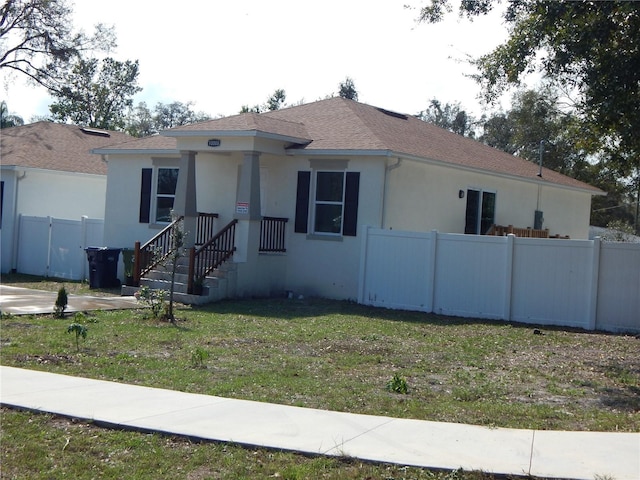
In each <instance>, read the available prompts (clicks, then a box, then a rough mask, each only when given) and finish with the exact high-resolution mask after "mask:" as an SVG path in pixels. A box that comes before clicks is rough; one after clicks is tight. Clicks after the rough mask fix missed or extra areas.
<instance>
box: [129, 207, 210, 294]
mask: <svg viewBox="0 0 640 480" xmlns="http://www.w3.org/2000/svg"><path fill="white" fill-rule="evenodd" d="M216 218H218V214H217V213H198V223H197V231H196V245H201V244H203V243H205V242H206V240H207V239H209V238H211V237H212V236H213V233H214V231H215V219H216ZM183 219H184V217H182V216H181V217H179V218H177V219H176V220H174V221H173V222H172V223H170V224H169V225H167V226H166V227H165V228H163V229H162V230H161V231H160V232H158V233H157V234H156V235H155V236H154V237H153V238H151V239H150V240H149V241H147V242H146V243H145V244H144V245H140V242H136V243H135V247H134V252H133V282H134V285H135V286H140V279H141V278H142V276H143V275H144V274H145V273H148V272H149V271H150V270H151V269H153V267H155V266H156V265H158V264H159V263H160V262H162V261H163V260H164V259H166V258H167V257H168V256H169V255H170V254H171V252H172V251H173V246H172V245H171V229H172V228H173V226H174V225H175V224H176V223H177V222H180V221H181V220H183Z"/></svg>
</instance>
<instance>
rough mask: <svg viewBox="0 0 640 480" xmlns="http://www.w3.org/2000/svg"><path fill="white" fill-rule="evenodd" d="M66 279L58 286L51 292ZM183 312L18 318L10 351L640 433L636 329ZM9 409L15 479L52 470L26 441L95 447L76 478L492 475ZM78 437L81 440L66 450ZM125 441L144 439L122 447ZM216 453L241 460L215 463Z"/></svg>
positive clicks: (105, 373)
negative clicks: (154, 460) (133, 471)
mask: <svg viewBox="0 0 640 480" xmlns="http://www.w3.org/2000/svg"><path fill="white" fill-rule="evenodd" d="M14 284H15V283H14ZM22 285H23V286H33V285H32V284H30V283H29V282H23V283H22ZM69 285H72V284H70V283H65V286H67V287H69ZM40 288H43V287H42V286H41V287H40ZM57 288H58V284H56V283H55V282H53V283H52V285H51V287H50V288H49V289H51V290H57ZM72 288H73V287H72ZM79 288H82V287H79ZM69 291H73V290H72V289H69ZM80 291H82V290H80ZM91 293H92V294H94V290H91ZM105 294H110V293H109V292H105ZM176 316H177V317H178V318H179V320H178V322H177V325H176V326H173V325H171V324H169V323H166V322H162V321H160V320H157V319H154V318H151V316H150V312H149V311H148V310H140V311H119V312H92V313H89V314H87V315H85V316H82V315H81V316H79V317H71V316H68V317H67V318H65V319H54V318H53V317H52V316H38V317H22V316H5V317H3V318H2V320H1V324H0V327H1V329H0V354H1V357H0V358H1V361H2V364H4V365H11V366H16V367H24V368H32V369H38V370H46V371H51V372H56V373H65V374H71V375H79V376H86V377H91V378H98V379H104V380H114V381H120V382H126V383H134V384H139V385H147V386H154V387H161V388H171V389H175V390H181V391H188V392H194V393H203V394H210V395H219V396H227V397H233V398H243V399H249V400H257V401H265V402H274V403H281V404H288V405H296V406H304V407H311V408H324V409H330V410H338V411H349V412H356V413H365V414H372V415H389V416H394V417H404V418H418V419H425V420H435V421H447V422H461V423H471V424H479V425H488V426H500V427H514V428H535V429H566V430H606V431H640V339H638V338H636V337H635V336H631V335H612V334H605V333H601V332H595V333H594V332H584V331H575V330H569V329H563V328H549V327H534V326H528V325H518V324H508V323H504V322H487V321H480V320H477V321H473V320H466V319H459V318H451V317H443V316H436V315H428V314H424V313H416V312H400V311H392V310H383V309H376V308H369V307H364V306H360V305H356V304H353V303H348V302H336V301H328V300H319V299H307V300H286V299H266V300H265V299H260V300H245V301H225V302H220V303H217V304H212V305H208V306H205V307H197V308H196V307H194V308H188V307H182V306H180V308H178V310H177V315H176ZM73 322H78V323H81V324H83V325H85V326H86V327H87V329H88V335H87V338H86V339H82V338H81V339H80V340H79V342H80V343H79V346H80V351H76V344H75V338H74V337H73V335H70V334H68V333H67V332H66V330H67V327H68V325H69V324H70V323H73ZM394 376H396V380H397V379H401V380H404V381H405V382H406V386H407V388H408V391H407V393H406V394H402V393H396V392H394V391H393V389H389V388H388V385H390V381H391V380H392V379H393V378H394ZM391 385H393V384H391ZM2 417H3V432H2V435H3V442H2V444H3V446H2V464H3V477H4V473H5V472H13V473H11V474H9V476H8V478H12V477H13V476H15V477H16V478H18V477H21V476H22V477H24V476H27V477H29V478H51V475H50V474H49V475H48V476H47V475H45V474H43V475H44V476H41V477H38V476H36V475H35V474H33V475H32V474H31V473H32V472H31V471H26V470H22V469H24V468H26V467H24V466H21V465H20V463H16V462H20V460H18V459H19V458H20V455H18V450H20V452H22V451H25V452H30V451H34V453H30V454H29V455H34V457H33V458H39V459H40V460H38V461H41V462H43V463H45V464H47V462H55V461H57V462H58V463H57V466H58V468H62V466H63V464H65V463H66V462H71V463H75V461H76V460H71V457H72V455H71V453H72V452H76V453H79V454H82V455H84V454H87V455H88V458H86V462H88V463H87V465H89V466H90V469H91V471H92V472H93V473H92V474H89V473H87V474H86V476H84V477H82V476H78V475H79V473H78V470H70V472H71V475H72V476H74V477H75V478H91V477H92V476H96V475H97V476H100V477H102V474H101V473H100V472H102V470H100V469H101V468H103V467H104V468H105V469H106V470H104V471H111V470H109V469H107V468H106V465H116V464H117V463H118V462H120V463H122V465H125V466H126V464H127V462H128V463H130V462H131V459H132V458H135V459H136V462H137V461H138V458H142V459H146V458H147V457H146V456H147V455H150V456H153V455H155V456H156V457H162V458H165V457H166V458H167V459H169V460H168V461H167V462H166V463H165V462H162V465H164V466H163V467H158V468H159V470H158V469H156V470H153V469H151V470H150V472H152V473H151V474H150V476H147V477H145V476H143V475H141V476H139V477H136V478H162V477H164V476H166V475H167V471H169V470H170V469H172V468H173V469H176V468H178V469H180V468H183V470H175V471H172V473H175V474H176V475H175V477H172V478H254V477H255V476H257V477H260V478H266V477H270V476H273V477H278V476H282V477H284V478H437V479H444V478H452V479H453V478H463V479H471V478H474V479H475V478H478V479H485V478H490V476H485V475H482V474H478V473H465V474H459V472H458V473H455V472H454V473H448V474H444V473H437V474H436V473H434V472H427V471H423V470H419V469H410V470H402V468H401V467H391V466H380V465H378V466H371V465H366V464H362V463H360V462H357V461H345V460H336V459H332V460H325V459H323V460H319V459H317V458H313V459H310V458H307V457H302V456H296V455H294V454H280V453H278V454H276V453H274V452H267V451H264V450H245V449H240V448H238V449H236V447H234V446H230V445H229V446H221V445H217V444H197V445H195V444H191V443H190V442H188V441H187V440H180V439H171V438H163V437H160V436H145V435H142V434H137V433H132V432H109V433H107V432H102V431H101V430H98V429H95V427H93V426H91V425H89V424H84V423H76V422H69V421H68V420H61V419H57V418H56V417H51V416H47V415H42V416H41V415H29V414H26V413H20V412H12V411H6V410H3V411H2ZM21 424H22V427H21V426H20V425H21ZM27 425H28V426H29V429H31V428H33V429H35V431H36V433H32V434H29V433H26V434H25V436H24V438H23V437H22V436H21V435H22V434H21V433H20V432H21V431H22V430H23V429H24V428H23V427H25V428H26V426H27ZM37 432H39V433H37ZM121 435H122V436H124V437H120V436H121ZM112 436H113V437H112ZM85 437H86V438H90V439H95V442H98V443H96V445H97V446H96V447H95V448H93V447H91V445H90V444H89V443H91V442H88V443H86V444H85V441H86V438H85ZM67 438H69V439H70V441H69V444H68V445H66V446H65V443H62V444H60V443H61V442H63V440H64V442H66V439H67ZM103 438H104V440H103ZM122 438H126V440H123V439H122ZM74 439H76V440H77V442H76V441H73V440H74ZM81 439H82V441H80V440H81ZM92 441H93V440H92ZM102 441H104V442H105V444H104V447H103V448H102V447H100V446H99V445H101V442H102ZM33 442H39V443H41V445H40V446H38V447H36V446H34V445H31V443H33ZM122 442H130V443H131V444H130V445H129V443H125V446H123V447H117V445H118V444H119V443H122ZM49 444H50V445H49ZM127 445H129V446H127ZM63 447H64V448H63ZM201 449H202V450H201ZM176 450H177V451H179V452H182V454H183V456H182V457H181V458H183V459H185V460H184V464H183V463H182V461H181V460H178V459H177V457H175V455H174V452H175V451H176ZM108 451H109V452H112V453H111V454H107V453H105V452H108ZM150 452H152V453H150ZM58 457H59V458H58ZM56 458H57V459H58V460H55V459H56ZM149 458H151V457H149ZM200 458H202V459H205V458H212V459H214V460H213V461H214V462H215V465H219V463H220V462H229V464H230V465H229V468H228V469H223V468H222V467H218V466H216V467H215V468H213V469H212V467H211V464H207V463H206V462H205V461H204V460H197V459H200ZM142 461H143V462H145V461H147V460H142ZM148 461H149V462H150V461H151V460H148ZM105 462H106V463H105ZM109 462H113V463H111V464H110V463H109ZM247 462H248V463H247ZM75 468H76V469H77V468H80V467H78V466H76V467H75ZM87 468H89V467H87ZM123 468H124V467H123ZM261 468H264V470H260V469H261ZM163 469H164V470H163ZM256 469H257V470H256ZM309 469H310V470H309ZM34 471H35V470H34ZM43 471H46V470H43ZM56 471H57V470H56ZM113 471H114V472H118V471H119V470H117V469H115V470H113ZM16 472H17V473H16ZM154 472H155V473H154ZM243 472H244V473H243ZM287 472H288V473H287ZM458 474H459V475H458ZM455 475H458V476H455ZM104 478H119V477H118V473H114V474H113V476H112V477H109V476H107V475H106V474H105V476H104Z"/></svg>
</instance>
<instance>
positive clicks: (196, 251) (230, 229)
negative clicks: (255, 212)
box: [187, 219, 238, 293]
mask: <svg viewBox="0 0 640 480" xmlns="http://www.w3.org/2000/svg"><path fill="white" fill-rule="evenodd" d="M237 223H238V220H236V219H234V220H231V222H229V223H228V224H227V225H226V226H225V227H224V228H223V229H222V230H220V231H219V232H218V233H217V234H216V236H215V237H213V238H212V239H211V240H209V241H208V242H206V243H205V244H204V245H202V246H201V247H199V248H196V247H193V248H191V250H190V252H189V279H188V285H187V291H188V292H190V293H191V292H193V283H194V280H196V279H199V280H202V279H204V277H206V275H207V274H208V273H209V272H211V271H213V270H215V269H216V268H218V267H219V266H220V265H222V264H223V263H224V262H225V261H227V260H228V259H229V258H231V256H232V255H233V252H235V251H236V244H235V240H236V224H237Z"/></svg>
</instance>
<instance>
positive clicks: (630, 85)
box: [420, 0, 640, 176]
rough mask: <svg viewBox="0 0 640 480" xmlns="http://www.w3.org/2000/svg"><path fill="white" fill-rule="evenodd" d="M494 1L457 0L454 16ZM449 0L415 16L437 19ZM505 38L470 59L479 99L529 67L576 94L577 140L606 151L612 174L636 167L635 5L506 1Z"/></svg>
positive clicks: (639, 95)
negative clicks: (480, 93)
mask: <svg viewBox="0 0 640 480" xmlns="http://www.w3.org/2000/svg"><path fill="white" fill-rule="evenodd" d="M498 3H500V2H499V1H495V0H477V1H468V0H462V1H461V2H460V7H459V12H460V15H464V16H467V17H468V18H472V17H474V16H478V15H484V14H486V13H488V12H489V11H490V10H492V9H493V7H494V6H495V5H496V4H498ZM451 9H452V7H451V3H450V1H449V0H431V3H430V5H428V6H426V7H424V8H423V9H422V10H421V15H420V20H422V21H425V22H430V23H434V22H438V21H441V20H442V19H443V18H444V16H445V13H446V12H448V11H451ZM503 18H504V21H505V23H506V24H507V25H508V26H509V31H510V37H509V39H508V40H507V41H506V42H505V43H504V44H502V45H499V46H498V47H497V48H496V49H495V50H493V51H492V52H490V53H487V54H486V55H483V56H481V57H480V58H477V59H475V60H473V61H472V63H473V64H475V66H476V67H478V70H479V73H478V75H477V76H476V79H477V80H478V82H479V83H480V84H481V86H482V89H483V93H484V96H485V99H486V100H487V101H493V100H495V99H496V98H497V97H498V95H500V94H501V93H503V92H504V91H505V90H506V89H507V88H508V87H511V86H514V85H519V84H520V82H521V81H522V80H523V78H524V77H525V76H526V75H527V74H529V73H532V72H538V73H541V74H542V75H543V76H544V77H546V79H547V80H548V81H551V82H554V83H555V84H556V85H558V86H559V87H561V89H562V91H566V92H572V93H575V95H576V96H577V99H576V100H575V102H574V108H575V110H576V112H577V114H578V116H579V118H580V120H581V122H582V127H581V128H582V132H583V134H582V137H583V139H582V143H583V146H584V148H585V149H587V150H589V151H590V152H597V151H599V150H602V151H606V152H608V155H607V158H608V161H609V162H610V163H612V165H613V166H614V167H615V168H616V169H617V171H618V172H619V175H621V176H628V175H630V174H632V173H633V172H634V171H635V175H636V176H637V175H639V170H640V136H639V135H637V132H638V130H639V129H640V109H638V108H637V105H638V102H639V101H640V4H639V3H636V2H633V1H608V2H595V1H584V0H583V1H546V0H530V1H522V0H509V1H508V6H507V8H506V9H505V11H504V14H503Z"/></svg>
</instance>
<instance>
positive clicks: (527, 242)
mask: <svg viewBox="0 0 640 480" xmlns="http://www.w3.org/2000/svg"><path fill="white" fill-rule="evenodd" d="M592 257H593V241H588V240H547V239H530V238H516V239H515V240H514V254H513V284H512V295H511V319H512V320H515V321H518V322H527V323H540V324H558V323H559V322H562V325H565V326H574V327H581V328H588V326H589V323H588V322H589V314H590V301H591V300H590V299H591V271H592Z"/></svg>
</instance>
